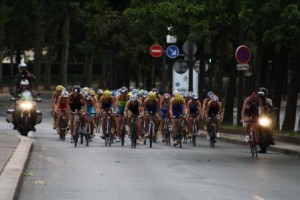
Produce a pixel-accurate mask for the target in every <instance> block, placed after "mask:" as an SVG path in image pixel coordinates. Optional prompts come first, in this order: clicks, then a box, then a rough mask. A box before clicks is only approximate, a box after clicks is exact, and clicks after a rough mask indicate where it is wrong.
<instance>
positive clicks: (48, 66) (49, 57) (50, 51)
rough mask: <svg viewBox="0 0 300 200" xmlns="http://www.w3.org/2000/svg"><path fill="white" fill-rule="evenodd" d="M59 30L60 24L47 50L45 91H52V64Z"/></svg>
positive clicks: (55, 29)
mask: <svg viewBox="0 0 300 200" xmlns="http://www.w3.org/2000/svg"><path fill="white" fill-rule="evenodd" d="M57 30H58V24H57V25H56V27H55V28H54V32H53V34H52V36H51V38H50V41H49V44H48V49H47V56H46V63H45V82H44V89H47V90H48V89H50V86H51V64H52V59H53V54H54V48H55V43H56V35H57Z"/></svg>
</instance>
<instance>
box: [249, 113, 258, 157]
mask: <svg viewBox="0 0 300 200" xmlns="http://www.w3.org/2000/svg"><path fill="white" fill-rule="evenodd" d="M248 122H249V123H250V124H249V126H250V131H249V142H248V144H249V146H250V153H251V156H252V157H253V158H254V157H255V158H257V157H258V154H257V142H256V137H255V132H256V128H255V124H254V121H253V120H252V118H251V119H250V120H248Z"/></svg>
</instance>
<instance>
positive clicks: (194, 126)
mask: <svg viewBox="0 0 300 200" xmlns="http://www.w3.org/2000/svg"><path fill="white" fill-rule="evenodd" d="M196 117H197V115H195V114H193V115H192V118H193V121H192V143H193V146H194V147H195V146H196V136H197V132H198V130H197V123H196Z"/></svg>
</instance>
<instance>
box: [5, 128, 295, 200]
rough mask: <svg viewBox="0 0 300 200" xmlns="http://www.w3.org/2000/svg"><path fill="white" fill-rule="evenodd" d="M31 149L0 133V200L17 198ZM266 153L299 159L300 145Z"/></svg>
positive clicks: (225, 137) (240, 139)
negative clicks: (286, 155)
mask: <svg viewBox="0 0 300 200" xmlns="http://www.w3.org/2000/svg"><path fill="white" fill-rule="evenodd" d="M199 133H200V137H206V132H204V131H199ZM219 140H220V141H224V142H231V143H235V144H241V145H245V146H246V142H245V141H244V136H243V135H241V134H232V133H220V138H219ZM32 147H33V140H32V139H30V138H27V137H23V136H20V135H18V134H5V133H0V199H5V200H13V199H16V198H17V196H18V193H19V189H20V185H21V184H22V180H23V174H24V171H25V169H26V166H27V162H28V160H29V157H30V153H31V150H32ZM268 151H275V152H280V153H283V154H288V155H292V156H296V157H299V156H300V143H299V144H296V143H289V142H283V141H280V140H276V145H275V146H271V147H269V148H268Z"/></svg>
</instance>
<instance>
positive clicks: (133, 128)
mask: <svg viewBox="0 0 300 200" xmlns="http://www.w3.org/2000/svg"><path fill="white" fill-rule="evenodd" d="M130 132H131V137H130V140H131V148H135V147H136V135H135V125H134V123H132V124H131V126H130Z"/></svg>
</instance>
